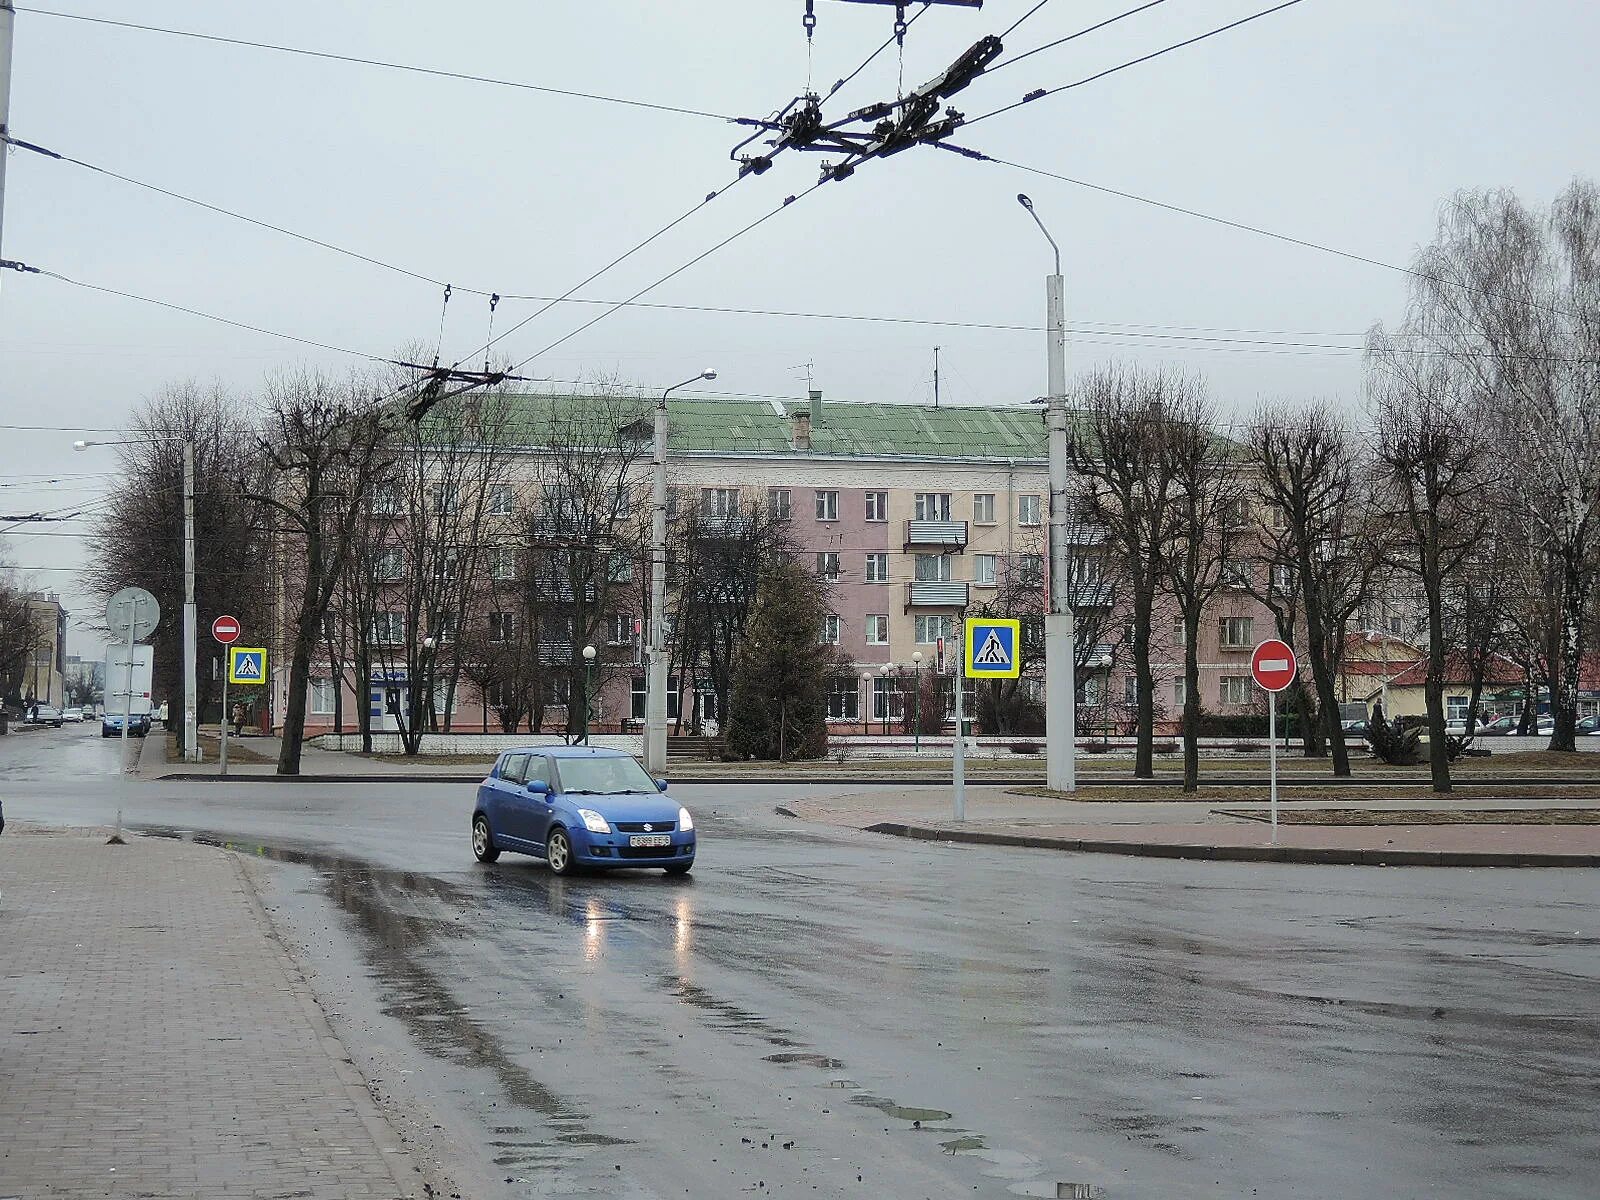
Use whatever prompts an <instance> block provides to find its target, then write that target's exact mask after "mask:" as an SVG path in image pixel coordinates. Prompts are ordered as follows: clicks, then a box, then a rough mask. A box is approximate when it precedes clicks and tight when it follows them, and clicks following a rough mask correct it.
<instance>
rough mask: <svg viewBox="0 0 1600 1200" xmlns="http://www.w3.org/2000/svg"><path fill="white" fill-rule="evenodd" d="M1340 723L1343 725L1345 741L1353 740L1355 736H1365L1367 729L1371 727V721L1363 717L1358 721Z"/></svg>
mask: <svg viewBox="0 0 1600 1200" xmlns="http://www.w3.org/2000/svg"><path fill="white" fill-rule="evenodd" d="M1340 724H1341V725H1342V726H1343V727H1344V732H1345V740H1346V741H1354V740H1355V739H1357V738H1365V737H1366V736H1367V731H1368V730H1369V729H1371V728H1372V722H1371V721H1369V720H1367V719H1366V718H1365V717H1362V718H1361V719H1360V720H1358V721H1341V722H1340Z"/></svg>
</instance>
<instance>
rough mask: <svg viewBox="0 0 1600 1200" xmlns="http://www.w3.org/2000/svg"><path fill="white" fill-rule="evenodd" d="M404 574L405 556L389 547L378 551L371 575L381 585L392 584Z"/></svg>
mask: <svg viewBox="0 0 1600 1200" xmlns="http://www.w3.org/2000/svg"><path fill="white" fill-rule="evenodd" d="M405 573H406V556H405V555H404V554H403V553H401V552H400V551H399V550H397V549H395V548H393V547H390V548H389V549H387V550H380V551H378V561H377V562H376V563H375V564H374V565H373V569H372V574H373V577H374V578H376V579H377V580H378V581H379V582H381V583H393V582H394V581H395V580H397V579H403V578H404V577H405Z"/></svg>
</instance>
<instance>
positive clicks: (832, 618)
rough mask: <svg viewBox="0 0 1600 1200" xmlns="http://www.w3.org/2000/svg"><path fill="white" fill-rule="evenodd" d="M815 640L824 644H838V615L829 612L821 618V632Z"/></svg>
mask: <svg viewBox="0 0 1600 1200" xmlns="http://www.w3.org/2000/svg"><path fill="white" fill-rule="evenodd" d="M817 641H818V642H819V643H821V644H822V645H824V646H837V645H838V644H839V617H838V614H836V613H829V614H828V615H827V616H825V617H823V618H822V633H821V635H820V636H819V637H818V638H817Z"/></svg>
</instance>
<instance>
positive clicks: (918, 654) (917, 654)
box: [911, 650, 922, 664]
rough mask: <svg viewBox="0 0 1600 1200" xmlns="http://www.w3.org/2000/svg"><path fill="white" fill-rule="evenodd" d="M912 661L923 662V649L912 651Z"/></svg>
mask: <svg viewBox="0 0 1600 1200" xmlns="http://www.w3.org/2000/svg"><path fill="white" fill-rule="evenodd" d="M911 661H912V662H914V663H919V664H920V663H921V662H922V651H921V650H913V651H912V652H911Z"/></svg>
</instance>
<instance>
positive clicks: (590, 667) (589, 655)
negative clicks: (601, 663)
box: [583, 646, 595, 746]
mask: <svg viewBox="0 0 1600 1200" xmlns="http://www.w3.org/2000/svg"><path fill="white" fill-rule="evenodd" d="M594 655H595V649H594V647H593V646H585V647H584V648H583V744H584V745H585V746H587V745H588V744H589V696H590V695H591V693H592V691H593V689H594Z"/></svg>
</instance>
